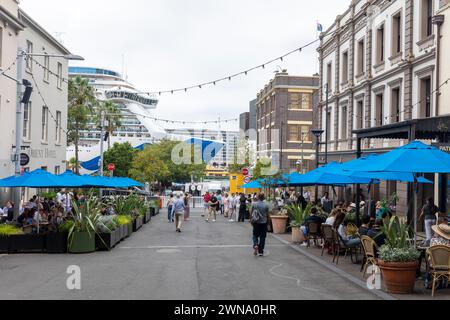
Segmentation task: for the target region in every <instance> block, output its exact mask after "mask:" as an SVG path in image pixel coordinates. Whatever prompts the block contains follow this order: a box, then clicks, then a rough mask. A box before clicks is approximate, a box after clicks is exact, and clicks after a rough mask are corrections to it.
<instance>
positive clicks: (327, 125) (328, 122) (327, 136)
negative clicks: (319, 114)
mask: <svg viewBox="0 0 450 320" xmlns="http://www.w3.org/2000/svg"><path fill="white" fill-rule="evenodd" d="M330 109H331V108H328V111H327V107H325V108H324V113H325V134H324V135H323V139H324V140H330V138H331V112H330Z"/></svg>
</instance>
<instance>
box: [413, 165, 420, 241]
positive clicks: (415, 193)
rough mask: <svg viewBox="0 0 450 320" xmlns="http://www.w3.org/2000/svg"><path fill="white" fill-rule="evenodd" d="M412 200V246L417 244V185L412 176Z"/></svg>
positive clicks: (415, 178) (415, 179)
mask: <svg viewBox="0 0 450 320" xmlns="http://www.w3.org/2000/svg"><path fill="white" fill-rule="evenodd" d="M413 186H414V200H413V214H414V245H416V244H417V193H418V192H419V190H418V185H417V176H416V174H414V183H413Z"/></svg>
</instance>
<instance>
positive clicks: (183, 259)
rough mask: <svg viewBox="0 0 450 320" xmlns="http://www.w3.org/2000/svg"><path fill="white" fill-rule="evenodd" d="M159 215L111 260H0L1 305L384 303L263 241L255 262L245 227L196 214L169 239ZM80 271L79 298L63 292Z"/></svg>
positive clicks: (104, 255)
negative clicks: (143, 301)
mask: <svg viewBox="0 0 450 320" xmlns="http://www.w3.org/2000/svg"><path fill="white" fill-rule="evenodd" d="M166 217H167V215H166V213H165V211H164V210H163V211H162V214H160V215H159V216H157V217H153V219H152V221H151V222H150V223H149V224H147V225H145V226H144V227H143V228H142V229H141V230H140V231H138V232H137V233H134V234H133V235H132V236H131V237H130V238H128V239H127V240H125V241H124V242H121V243H120V244H119V245H118V246H117V247H116V248H115V249H114V250H112V251H110V252H95V253H92V254H86V255H71V254H65V255H49V254H26V255H25V254H18V255H0V300H5V299H6V300H7V299H20V300H25V299H42V300H52V299H126V300H127V299H130V300H141V299H151V300H160V299H170V300H197V299H201V300H241V299H245V300H261V299H262V300H309V299H315V300H324V299H326V300H339V299H364V300H372V299H380V298H384V299H387V298H389V296H387V295H380V294H375V293H374V292H373V291H369V290H368V289H367V288H364V286H363V285H362V284H361V283H357V282H354V281H351V278H348V277H347V276H346V275H345V274H344V273H339V272H338V271H337V270H335V271H332V270H330V269H329V268H327V266H326V265H323V264H321V263H318V262H317V261H314V260H313V259H311V258H309V257H307V256H305V255H302V254H299V252H297V251H296V250H295V248H294V247H293V246H292V245H290V244H289V243H288V242H286V241H282V239H277V238H275V237H274V236H273V235H269V236H268V239H267V248H266V256H265V257H254V256H253V250H252V248H251V246H252V244H251V226H250V225H249V223H245V224H244V223H236V222H233V223H230V222H228V221H227V220H226V219H225V218H223V217H218V220H217V222H215V223H212V222H210V223H206V222H205V221H204V219H203V218H202V217H201V213H200V211H198V210H192V211H191V221H189V222H186V223H185V224H184V225H183V229H182V233H177V232H175V226H174V224H171V223H168V222H167V220H166ZM72 265H75V266H79V267H80V271H81V290H69V289H67V285H66V282H67V279H68V277H69V276H70V275H69V274H68V273H67V268H68V267H69V266H72Z"/></svg>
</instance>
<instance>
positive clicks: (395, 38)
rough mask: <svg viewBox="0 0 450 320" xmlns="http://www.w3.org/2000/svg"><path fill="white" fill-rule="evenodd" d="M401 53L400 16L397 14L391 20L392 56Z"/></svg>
mask: <svg viewBox="0 0 450 320" xmlns="http://www.w3.org/2000/svg"><path fill="white" fill-rule="evenodd" d="M401 51H402V14H401V13H400V12H399V13H397V14H396V15H395V16H394V17H393V18H392V56H396V55H398V54H400V52H401Z"/></svg>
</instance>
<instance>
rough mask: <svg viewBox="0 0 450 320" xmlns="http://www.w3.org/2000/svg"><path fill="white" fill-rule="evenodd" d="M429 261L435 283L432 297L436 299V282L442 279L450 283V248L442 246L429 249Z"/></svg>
mask: <svg viewBox="0 0 450 320" xmlns="http://www.w3.org/2000/svg"><path fill="white" fill-rule="evenodd" d="M427 260H428V261H429V264H430V274H431V277H432V279H431V281H433V287H432V292H431V295H432V296H433V297H434V293H435V291H436V282H437V281H439V280H440V279H447V280H449V281H450V247H449V246H444V245H441V246H433V247H431V248H428V249H427Z"/></svg>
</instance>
